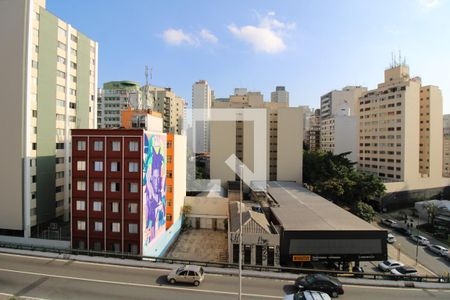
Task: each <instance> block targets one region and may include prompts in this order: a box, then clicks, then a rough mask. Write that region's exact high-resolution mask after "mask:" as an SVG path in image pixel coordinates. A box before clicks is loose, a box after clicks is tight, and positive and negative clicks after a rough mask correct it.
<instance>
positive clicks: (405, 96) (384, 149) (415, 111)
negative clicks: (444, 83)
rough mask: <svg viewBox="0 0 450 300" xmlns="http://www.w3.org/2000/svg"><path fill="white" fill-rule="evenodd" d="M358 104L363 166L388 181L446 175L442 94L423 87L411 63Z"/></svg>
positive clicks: (389, 71) (387, 75) (394, 68)
mask: <svg viewBox="0 0 450 300" xmlns="http://www.w3.org/2000/svg"><path fill="white" fill-rule="evenodd" d="M359 104H360V109H359V114H360V116H359V164H358V167H359V169H361V170H363V171H365V172H369V173H372V174H375V175H376V176H379V177H380V178H381V179H382V180H384V181H386V182H395V181H397V182H406V183H408V182H411V183H412V182H415V183H416V182H420V179H423V178H431V179H433V180H434V179H440V178H442V131H441V130H442V129H441V128H442V96H441V93H440V90H439V89H438V88H437V87H434V86H422V83H421V79H420V78H419V77H414V78H411V77H410V75H409V67H408V66H407V65H405V64H397V65H394V66H392V67H391V68H389V69H387V70H386V71H385V79H384V82H383V83H381V84H379V85H378V88H377V89H375V90H371V91H368V92H367V93H365V94H364V95H363V96H362V97H361V98H360V102H359ZM433 131H434V132H433ZM414 185H415V184H414ZM415 188H416V189H420V185H419V186H416V187H415ZM410 189H413V186H411V187H410Z"/></svg>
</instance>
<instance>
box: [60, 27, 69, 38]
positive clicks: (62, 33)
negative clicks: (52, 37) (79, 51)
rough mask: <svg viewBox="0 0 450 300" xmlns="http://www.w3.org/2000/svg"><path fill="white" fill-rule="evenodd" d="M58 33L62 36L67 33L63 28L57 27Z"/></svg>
mask: <svg viewBox="0 0 450 300" xmlns="http://www.w3.org/2000/svg"><path fill="white" fill-rule="evenodd" d="M58 33H59V34H60V35H62V36H66V35H67V31H66V30H65V29H62V28H61V27H58Z"/></svg>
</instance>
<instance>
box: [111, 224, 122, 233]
mask: <svg viewBox="0 0 450 300" xmlns="http://www.w3.org/2000/svg"><path fill="white" fill-rule="evenodd" d="M111 231H112V232H120V223H117V222H114V223H111Z"/></svg>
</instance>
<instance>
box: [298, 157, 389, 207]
mask: <svg viewBox="0 0 450 300" xmlns="http://www.w3.org/2000/svg"><path fill="white" fill-rule="evenodd" d="M303 153H304V154H303V182H304V183H305V184H306V186H308V188H310V189H311V190H312V191H314V192H317V193H318V194H319V195H321V196H322V197H325V198H327V199H329V200H332V201H343V202H346V203H349V204H351V205H353V204H355V203H357V202H360V201H363V202H371V201H374V200H376V199H378V198H380V197H381V196H383V194H384V191H385V186H384V184H383V182H382V181H381V180H380V179H379V178H378V177H375V176H373V175H371V174H366V173H364V172H361V171H357V170H356V169H355V167H354V165H355V163H353V162H351V161H350V160H349V159H348V158H347V156H348V154H350V152H345V153H341V154H338V155H334V154H333V153H331V152H325V151H304V152H303Z"/></svg>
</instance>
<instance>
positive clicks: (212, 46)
mask: <svg viewBox="0 0 450 300" xmlns="http://www.w3.org/2000/svg"><path fill="white" fill-rule="evenodd" d="M105 3H106V2H104V1H95V3H87V2H85V1H72V0H69V1H64V2H57V1H54V0H48V4H47V6H48V8H49V10H50V11H52V12H53V13H55V14H57V15H60V16H61V17H62V18H64V19H66V20H67V21H68V22H70V23H74V24H77V25H78V27H80V28H81V30H83V31H84V32H86V34H87V35H88V36H89V37H91V38H94V39H96V40H98V42H99V57H100V61H99V85H101V84H102V83H104V82H107V81H111V80H135V81H139V82H141V83H143V82H144V81H145V76H144V66H145V65H146V64H147V65H149V66H150V67H152V68H153V78H152V79H151V83H152V84H155V85H159V86H170V87H172V88H173V89H174V90H176V91H177V92H178V93H179V94H180V96H182V97H183V98H185V99H187V100H188V103H189V104H191V86H192V84H193V83H194V82H196V81H198V80H200V79H205V80H208V82H209V83H210V85H211V86H212V87H213V88H214V91H215V95H216V97H227V96H229V95H231V94H232V91H233V88H235V87H247V88H249V90H254V91H261V92H262V93H263V94H264V95H265V98H266V100H268V99H269V98H270V92H272V91H273V90H274V89H275V86H277V85H284V86H286V89H287V90H288V91H289V92H290V98H291V103H292V106H298V105H310V106H311V107H319V104H320V96H321V95H323V94H324V93H326V92H327V91H329V90H332V89H341V88H342V87H344V86H346V85H363V86H367V87H368V88H370V89H371V88H375V87H376V84H377V83H378V82H380V80H381V79H382V78H381V76H379V74H380V67H384V68H388V67H389V64H390V61H391V54H392V53H394V54H396V55H398V52H399V51H401V52H402V55H403V56H404V57H406V60H407V63H408V64H409V65H410V66H411V75H412V76H415V74H420V75H421V76H423V78H426V81H425V82H424V83H425V84H429V83H433V84H435V85H438V86H439V87H440V88H441V89H442V92H443V98H444V100H445V99H446V96H447V95H448V94H449V93H450V84H449V83H448V82H446V81H445V73H444V72H445V70H446V69H448V68H450V62H449V61H448V60H445V59H444V58H445V54H446V53H448V52H449V50H450V42H449V41H447V40H445V39H436V37H435V35H431V34H430V32H440V31H441V30H442V28H446V27H448V26H450V24H449V23H450V21H449V20H447V18H446V16H447V15H448V14H449V10H450V7H449V3H448V1H443V0H414V1H396V2H394V3H391V2H388V1H380V2H377V4H376V5H374V4H370V5H369V4H367V3H361V2H359V1H345V2H342V1H341V2H339V3H333V2H331V1H330V2H327V3H326V5H322V6H319V4H313V3H304V2H303V3H297V1H285V2H283V3H282V4H280V3H275V2H272V3H259V2H256V1H246V2H245V3H239V2H234V3H232V4H230V3H229V2H227V3H226V4H224V3H214V4H212V3H208V2H201V3H199V2H197V3H196V6H195V7H194V6H192V5H191V4H190V3H181V2H180V3H177V5H171V4H167V3H156V4H155V3H148V2H147V1H137V0H136V1H133V2H131V4H132V5H129V6H127V9H126V10H124V9H123V4H121V3H108V5H107V6H108V14H102V13H101V12H102V11H103V10H104V7H105ZM169 5H170V6H169ZM88 7H89V9H87V8H88ZM196 7H201V8H202V9H196ZM386 7H388V8H389V9H386ZM217 11H220V12H221V14H220V15H217V13H216V12H217ZM179 16H183V17H179ZM312 16H314V18H313V17H312ZM380 16H383V18H381V17H380ZM117 36H121V37H123V36H126V37H127V39H128V41H126V42H120V43H118V42H117ZM118 61H121V62H127V63H120V64H118V63H117V62H118ZM318 78H320V80H318ZM444 113H450V103H446V102H445V101H444Z"/></svg>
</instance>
